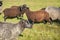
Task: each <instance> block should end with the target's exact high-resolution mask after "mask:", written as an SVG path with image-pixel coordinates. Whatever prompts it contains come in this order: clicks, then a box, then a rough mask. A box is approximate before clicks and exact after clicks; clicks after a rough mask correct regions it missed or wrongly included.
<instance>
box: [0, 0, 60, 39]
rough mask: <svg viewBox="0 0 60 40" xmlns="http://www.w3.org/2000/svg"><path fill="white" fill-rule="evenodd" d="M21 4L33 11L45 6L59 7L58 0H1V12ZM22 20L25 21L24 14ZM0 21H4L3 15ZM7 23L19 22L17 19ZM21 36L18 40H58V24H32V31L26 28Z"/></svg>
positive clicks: (59, 36) (8, 20) (59, 26)
mask: <svg viewBox="0 0 60 40" xmlns="http://www.w3.org/2000/svg"><path fill="white" fill-rule="evenodd" d="M22 4H27V6H28V7H30V9H31V10H32V11H34V10H40V9H41V8H43V7H47V6H56V7H60V0H3V10H4V9H5V8H9V7H11V6H15V5H16V6H19V5H22ZM3 10H2V11H3ZM23 18H24V19H27V17H26V15H25V14H24V17H23ZM0 21H2V22H3V21H4V19H3V13H2V15H0ZM7 22H11V23H17V22H19V20H17V18H14V19H7ZM22 35H23V37H21V36H19V37H18V40H60V24H59V23H57V22H53V24H49V23H47V24H44V23H38V24H34V25H33V28H32V29H27V28H26V29H25V30H24V31H23V33H22Z"/></svg>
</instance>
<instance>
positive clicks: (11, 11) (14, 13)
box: [3, 5, 24, 21]
mask: <svg viewBox="0 0 60 40" xmlns="http://www.w3.org/2000/svg"><path fill="white" fill-rule="evenodd" d="M23 7H24V5H22V6H12V7H11V8H6V9H4V10H3V12H4V21H6V19H7V18H14V17H17V18H18V16H20V17H22V14H23V13H24V11H22V10H21V9H22V8H23Z"/></svg>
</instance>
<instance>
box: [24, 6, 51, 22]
mask: <svg viewBox="0 0 60 40" xmlns="http://www.w3.org/2000/svg"><path fill="white" fill-rule="evenodd" d="M24 10H25V13H26V16H27V18H28V20H29V21H30V22H42V21H43V22H44V23H46V21H48V22H50V23H51V20H50V17H49V14H48V13H47V12H46V11H44V10H39V11H30V9H29V8H28V7H26V8H24Z"/></svg>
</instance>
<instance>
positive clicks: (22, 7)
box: [19, 4, 27, 11]
mask: <svg viewBox="0 0 60 40" xmlns="http://www.w3.org/2000/svg"><path fill="white" fill-rule="evenodd" d="M26 7H27V5H26V4H23V5H21V6H20V7H19V8H20V11H24V10H23V9H24V8H26Z"/></svg>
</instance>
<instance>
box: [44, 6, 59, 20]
mask: <svg viewBox="0 0 60 40" xmlns="http://www.w3.org/2000/svg"><path fill="white" fill-rule="evenodd" d="M45 11H47V12H48V13H49V16H50V17H51V18H52V20H56V19H58V20H60V8H58V7H53V6H50V7H47V8H45Z"/></svg>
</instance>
